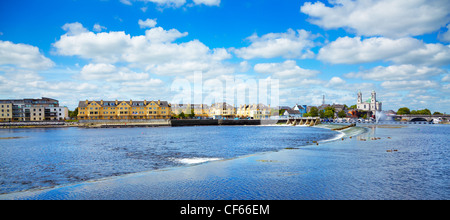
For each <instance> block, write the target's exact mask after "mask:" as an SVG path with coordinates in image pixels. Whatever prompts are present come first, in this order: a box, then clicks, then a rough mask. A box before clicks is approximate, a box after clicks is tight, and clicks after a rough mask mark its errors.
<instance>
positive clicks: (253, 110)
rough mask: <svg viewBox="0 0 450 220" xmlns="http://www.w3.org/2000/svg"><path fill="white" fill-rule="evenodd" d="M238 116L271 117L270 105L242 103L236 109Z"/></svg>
mask: <svg viewBox="0 0 450 220" xmlns="http://www.w3.org/2000/svg"><path fill="white" fill-rule="evenodd" d="M236 117H239V118H251V119H269V117H270V105H269V106H266V105H264V104H253V105H240V106H239V108H237V109H236Z"/></svg>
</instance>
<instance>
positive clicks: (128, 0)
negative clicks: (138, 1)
mask: <svg viewBox="0 0 450 220" xmlns="http://www.w3.org/2000/svg"><path fill="white" fill-rule="evenodd" d="M120 2H122V3H123V4H125V5H133V4H132V3H131V2H130V0H120Z"/></svg>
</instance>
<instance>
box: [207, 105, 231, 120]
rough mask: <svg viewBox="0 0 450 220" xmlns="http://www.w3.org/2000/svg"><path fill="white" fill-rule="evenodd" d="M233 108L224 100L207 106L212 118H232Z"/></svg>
mask: <svg viewBox="0 0 450 220" xmlns="http://www.w3.org/2000/svg"><path fill="white" fill-rule="evenodd" d="M235 116H236V110H235V108H234V107H233V106H232V105H230V104H227V103H226V102H220V103H215V104H212V105H211V108H209V117H210V118H214V119H223V118H234V117H235Z"/></svg>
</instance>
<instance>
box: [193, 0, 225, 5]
mask: <svg viewBox="0 0 450 220" xmlns="http://www.w3.org/2000/svg"><path fill="white" fill-rule="evenodd" d="M194 3H195V4H196V5H201V4H203V5H207V6H220V0H194Z"/></svg>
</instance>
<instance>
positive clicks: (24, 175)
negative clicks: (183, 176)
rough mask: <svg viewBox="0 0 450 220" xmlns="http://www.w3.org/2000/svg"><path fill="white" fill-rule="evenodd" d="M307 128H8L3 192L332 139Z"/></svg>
mask: <svg viewBox="0 0 450 220" xmlns="http://www.w3.org/2000/svg"><path fill="white" fill-rule="evenodd" d="M336 135H337V133H336V132H333V131H330V130H325V129H319V128H306V127H180V128H172V127H161V128H121V129H84V128H67V129H60V128H58V129H10V130H7V129H3V130H0V137H19V138H18V139H3V140H0V194H2V193H9V192H14V191H22V190H28V189H33V188H42V187H53V186H56V185H62V184H68V183H74V182H81V181H86V180H92V179H99V178H104V177H110V176H120V175H123V174H129V173H136V172H142V171H149V170H157V169H163V168H167V167H174V166H186V165H192V164H198V163H202V162H208V161H214V160H223V159H231V158H235V157H239V156H243V155H249V154H254V153H259V152H268V151H277V150H281V149H283V148H287V147H299V146H303V145H306V144H307V143H306V142H310V143H311V142H312V141H313V140H314V141H319V140H327V139H332V138H333V137H335V136H336Z"/></svg>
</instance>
